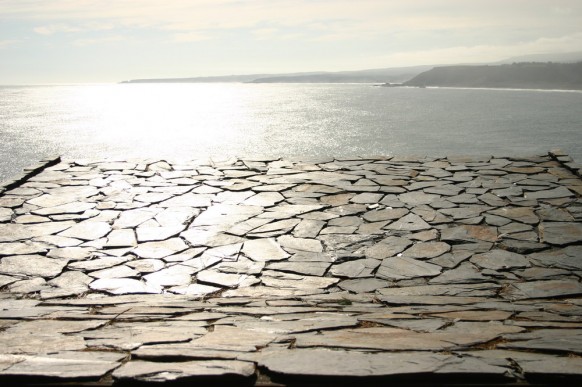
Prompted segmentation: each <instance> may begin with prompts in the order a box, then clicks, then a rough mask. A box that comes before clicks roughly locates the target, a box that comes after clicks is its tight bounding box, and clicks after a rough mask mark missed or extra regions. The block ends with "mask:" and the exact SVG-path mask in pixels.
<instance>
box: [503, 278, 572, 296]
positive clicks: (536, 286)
mask: <svg viewBox="0 0 582 387" xmlns="http://www.w3.org/2000/svg"><path fill="white" fill-rule="evenodd" d="M579 294H582V284H581V283H580V282H579V281H578V280H572V279H563V280H549V281H532V282H518V283H513V284H511V286H510V287H509V288H507V290H506V292H505V297H507V298H510V299H514V300H524V299H530V298H552V297H560V296H562V297H564V296H575V295H579Z"/></svg>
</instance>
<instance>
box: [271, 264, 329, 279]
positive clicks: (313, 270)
mask: <svg viewBox="0 0 582 387" xmlns="http://www.w3.org/2000/svg"><path fill="white" fill-rule="evenodd" d="M330 266H331V263H329V262H309V264H306V263H304V262H272V263H269V264H268V265H267V269H269V270H278V271H286V272H290V273H295V274H305V275H313V276H323V275H324V274H325V272H326V271H327V269H328V268H329V267H330Z"/></svg>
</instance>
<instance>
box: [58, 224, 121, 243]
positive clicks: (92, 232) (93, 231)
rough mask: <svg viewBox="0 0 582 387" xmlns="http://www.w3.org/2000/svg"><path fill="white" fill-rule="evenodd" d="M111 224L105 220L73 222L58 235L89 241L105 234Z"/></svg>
mask: <svg viewBox="0 0 582 387" xmlns="http://www.w3.org/2000/svg"><path fill="white" fill-rule="evenodd" d="M110 231H111V226H110V225H109V224H108V223H107V222H93V221H91V220H87V221H83V222H80V223H77V224H75V225H74V226H72V227H71V228H69V229H67V230H65V231H63V232H61V233H59V234H58V235H59V236H64V237H69V238H76V239H81V240H84V241H91V240H95V239H99V238H101V237H103V236H105V235H107V234H108V233H109V232H110Z"/></svg>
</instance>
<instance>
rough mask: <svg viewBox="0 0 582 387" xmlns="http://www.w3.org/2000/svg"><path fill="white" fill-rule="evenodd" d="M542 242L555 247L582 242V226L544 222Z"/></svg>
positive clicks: (571, 223) (541, 234)
mask: <svg viewBox="0 0 582 387" xmlns="http://www.w3.org/2000/svg"><path fill="white" fill-rule="evenodd" d="M539 230H540V240H541V241H542V242H547V243H550V244H553V245H567V244H570V243H575V242H582V224H580V223H573V222H542V223H541V224H540V227H539Z"/></svg>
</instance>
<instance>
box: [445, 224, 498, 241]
mask: <svg viewBox="0 0 582 387" xmlns="http://www.w3.org/2000/svg"><path fill="white" fill-rule="evenodd" d="M441 240H442V241H445V242H448V241H450V242H482V241H486V242H496V241H497V229H496V228H495V227H489V226H473V225H462V226H455V227H450V228H445V229H443V230H441Z"/></svg>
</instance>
